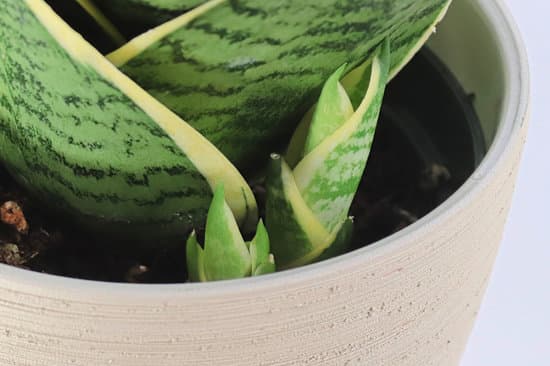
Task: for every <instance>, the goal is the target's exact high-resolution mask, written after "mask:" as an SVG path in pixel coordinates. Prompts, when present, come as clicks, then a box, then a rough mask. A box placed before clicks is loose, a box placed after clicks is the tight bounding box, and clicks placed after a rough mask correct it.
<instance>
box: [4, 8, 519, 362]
mask: <svg viewBox="0 0 550 366" xmlns="http://www.w3.org/2000/svg"><path fill="white" fill-rule="evenodd" d="M431 48H432V49H433V51H434V52H435V53H436V54H437V55H438V56H439V57H440V58H441V59H443V60H444V62H445V64H446V65H447V66H448V67H449V68H450V69H451V70H452V72H453V73H454V74H455V75H456V76H457V77H458V79H459V80H460V82H461V84H462V85H463V86H464V87H465V89H466V90H467V91H469V92H472V93H474V94H475V101H474V106H475V108H476V110H477V113H478V115H479V117H480V121H481V126H482V130H483V135H484V138H485V142H486V144H487V146H488V147H489V150H488V152H487V154H486V155H485V157H484V158H483V161H482V162H481V164H480V166H479V167H478V168H477V169H476V170H475V172H474V173H473V175H472V176H471V177H470V178H469V179H468V180H467V181H466V182H465V183H464V184H463V185H462V186H461V187H460V188H459V190H458V191H457V192H455V193H454V194H453V195H452V196H451V197H450V198H448V199H447V200H446V201H445V202H444V203H443V204H441V205H440V206H439V207H438V208H437V209H435V210H434V211H432V212H431V213H429V214H428V215H426V216H425V217H423V218H422V219H421V220H419V221H418V222H416V223H414V224H413V225H411V226H409V227H407V228H406V229H404V230H401V231H399V232H398V233H396V234H394V235H391V236H389V237H387V238H384V239H382V240H380V241H378V242H376V243H375V244H373V245H370V246H368V247H365V248H362V249H358V250H355V251H353V252H351V253H348V254H346V255H343V256H340V257H337V258H334V259H331V260H327V261H324V262H320V263H317V264H314V265H310V266H306V267H303V268H300V269H295V270H290V271H285V272H281V273H277V274H274V275H268V276H263V277H259V278H253V279H244V280H238V281H226V282H217V283H208V284H181V285H129V284H108V283H101V282H88V281H83V280H75V279H69V278H62V277H55V276H49V275H43V274H38V273H33V272H30V271H24V270H20V269H16V268H12V267H8V266H4V265H2V266H0V344H1V346H2V347H0V363H2V364H13V365H132V366H135V365H178V366H181V365H194V366H195V365H197V366H200V365H294V364H300V365H378V364H384V365H387V364H399V365H401V364H405V365H454V364H457V363H458V362H459V360H460V356H461V353H462V351H463V348H464V346H465V343H466V340H467V337H468V335H469V333H470V330H471V327H472V325H473V322H474V319H475V315H476V313H477V310H478V308H479V305H480V302H481V299H482V295H483V292H484V289H485V286H486V283H487V280H488V277H489V275H490V272H491V267H492V264H493V260H494V258H495V255H496V252H497V249H498V245H499V242H500V239H501V234H502V231H503V227H504V223H505V220H506V216H507V212H508V207H509V204H510V199H511V196H512V192H513V186H514V180H515V175H516V170H517V165H518V162H519V158H520V154H521V149H522V146H523V143H524V139H525V133H526V129H527V114H528V97H529V95H528V94H529V90H528V71H527V70H528V67H527V63H526V57H525V55H524V50H523V47H522V45H521V41H520V39H519V37H518V35H517V32H516V30H515V28H514V27H513V25H512V23H511V20H510V17H509V15H508V13H507V12H506V11H505V10H504V9H503V8H502V5H500V3H499V2H498V1H491V0H463V1H459V0H457V1H456V2H455V4H454V5H453V6H452V8H451V9H450V11H449V15H448V17H447V19H446V20H445V22H444V23H443V24H442V25H441V27H440V28H439V30H438V33H437V35H436V36H435V37H434V38H433V39H432V41H431ZM418 87H422V85H419V86H418Z"/></svg>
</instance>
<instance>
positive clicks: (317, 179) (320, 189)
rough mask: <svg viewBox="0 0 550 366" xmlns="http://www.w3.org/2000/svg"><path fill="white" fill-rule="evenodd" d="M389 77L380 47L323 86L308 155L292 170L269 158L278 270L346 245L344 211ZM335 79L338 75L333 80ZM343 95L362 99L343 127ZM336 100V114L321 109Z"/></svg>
mask: <svg viewBox="0 0 550 366" xmlns="http://www.w3.org/2000/svg"><path fill="white" fill-rule="evenodd" d="M389 72H390V46H389V42H388V41H385V42H383V44H382V45H381V46H380V47H379V48H378V50H377V52H376V53H375V55H374V56H373V58H372V59H370V60H368V61H366V62H365V63H364V64H363V65H361V66H360V67H358V68H357V69H355V70H354V71H352V72H350V73H349V74H348V75H346V77H345V78H344V79H343V80H342V82H341V83H340V81H339V80H338V78H335V77H330V78H329V79H328V80H327V83H326V85H325V87H324V88H323V91H322V93H321V97H320V98H319V101H320V102H319V103H318V104H317V105H316V106H315V107H314V109H315V111H314V112H313V113H311V112H310V113H308V114H307V116H311V117H312V118H313V120H312V121H309V123H307V124H306V125H308V126H309V129H310V132H309V134H306V138H305V141H306V142H303V144H302V146H304V148H305V147H306V146H307V141H311V140H312V138H311V137H310V136H315V139H317V140H319V141H318V142H317V143H316V144H315V146H314V148H313V149H311V150H310V151H307V150H306V152H305V153H304V154H303V158H302V159H301V160H300V161H299V162H298V163H297V164H296V166H295V167H294V169H291V168H290V167H289V166H288V164H287V163H286V162H285V161H284V159H283V158H281V157H280V156H278V155H272V169H271V172H270V174H269V176H268V178H267V200H266V221H267V227H268V232H269V235H270V238H271V243H272V250H273V252H274V254H275V256H276V257H277V261H278V262H279V265H280V266H282V267H283V268H288V267H296V266H300V265H303V264H307V263H310V262H312V261H314V260H317V259H318V258H319V257H320V256H321V255H322V254H323V253H324V252H326V251H327V250H328V249H329V248H330V247H331V246H332V245H336V247H341V246H345V245H346V243H345V242H344V243H341V241H345V239H346V238H349V237H350V235H349V233H350V229H349V221H350V220H351V219H349V218H348V212H349V208H350V206H351V202H352V200H353V198H354V196H355V193H356V191H357V188H358V186H359V182H360V180H361V178H362V175H363V172H364V169H365V165H366V162H367V159H368V156H369V153H370V148H371V144H372V140H373V137H374V132H375V129H376V124H377V120H378V115H379V112H380V107H381V105H382V97H383V95H384V89H385V85H386V82H387V80H388V77H389ZM341 74H342V71H341V69H338V70H337V71H336V72H335V73H334V75H337V76H338V75H341ZM367 80H368V82H366V81H367ZM344 88H346V89H344ZM341 89H343V90H346V92H347V93H349V94H350V95H354V94H357V92H356V90H358V89H360V90H362V95H363V98H362V100H361V101H360V103H359V105H358V106H357V108H356V109H355V111H354V112H353V113H352V114H351V115H349V116H348V118H347V119H345V120H344V119H342V118H341V117H342V116H346V115H347V111H348V110H349V104H350V103H353V98H351V99H346V98H344V97H342V96H341V94H340V93H341V92H340V90H341ZM334 93H338V94H337V95H339V97H338V98H336V99H337V100H338V101H340V102H339V103H338V104H337V105H339V106H340V110H339V111H338V110H336V112H335V109H334V107H335V105H331V106H329V107H326V106H324V105H322V104H321V103H334V98H328V99H327V95H332V96H334ZM342 100H343V101H345V102H341V101H342ZM324 113H326V114H327V116H323V114H324ZM330 117H333V118H336V120H337V121H338V123H335V120H334V119H333V120H331V119H330ZM326 121H330V122H329V123H330V125H331V126H330V128H324V127H323V126H322V125H321V123H323V122H326ZM313 129H319V130H320V131H312V130H313ZM301 134H302V135H303V133H301ZM294 141H295V142H297V140H296V139H295V140H294Z"/></svg>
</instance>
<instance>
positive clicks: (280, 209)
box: [265, 157, 314, 268]
mask: <svg viewBox="0 0 550 366" xmlns="http://www.w3.org/2000/svg"><path fill="white" fill-rule="evenodd" d="M283 164H286V163H284V162H283V159H282V158H280V157H277V158H274V159H271V163H270V167H269V173H268V176H267V179H266V180H267V181H269V182H270V184H268V185H267V199H266V208H265V211H266V212H265V217H266V227H267V232H268V233H269V241H270V243H271V244H272V245H271V251H272V252H273V255H274V256H275V260H276V261H277V265H279V264H280V265H281V266H282V267H281V268H285V266H287V265H288V264H290V263H292V262H294V261H295V260H296V259H297V258H302V257H304V256H306V255H307V254H308V253H310V252H311V251H312V250H313V249H314V248H313V244H312V243H311V242H310V240H309V237H308V235H307V233H306V232H305V231H304V228H302V227H301V226H300V224H299V221H298V219H297V218H296V213H295V212H294V208H293V207H292V205H291V203H290V202H289V200H288V198H287V196H286V194H285V191H284V184H283V181H282V179H281V178H282V173H281V172H282V168H283Z"/></svg>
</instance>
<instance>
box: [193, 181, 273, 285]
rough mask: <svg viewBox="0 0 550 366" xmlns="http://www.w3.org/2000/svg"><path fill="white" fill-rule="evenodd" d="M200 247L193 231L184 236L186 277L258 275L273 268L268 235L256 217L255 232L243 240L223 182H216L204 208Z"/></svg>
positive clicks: (203, 280)
mask: <svg viewBox="0 0 550 366" xmlns="http://www.w3.org/2000/svg"><path fill="white" fill-rule="evenodd" d="M204 241H205V242H204V249H203V248H202V247H201V246H200V245H199V243H198V242H197V239H196V235H195V232H193V233H192V234H191V235H190V236H189V239H188V240H187V268H188V272H189V280H190V281H201V282H205V281H219V280H228V279H235V278H243V277H248V276H258V275H261V274H266V273H271V272H274V271H275V261H274V257H273V255H271V254H270V253H269V237H268V235H267V231H266V229H265V227H264V225H263V223H262V221H260V222H259V223H258V227H257V231H256V236H255V237H254V239H252V241H251V242H248V243H247V242H245V240H244V239H243V237H242V235H241V233H240V231H239V226H238V225H237V222H236V221H235V218H234V217H233V213H232V212H231V210H230V209H229V206H228V205H227V203H226V202H225V198H224V188H223V185H220V186H218V188H217V189H216V191H215V193H214V198H213V200H212V203H211V205H210V209H209V211H208V218H207V222H206V232H205V240H204Z"/></svg>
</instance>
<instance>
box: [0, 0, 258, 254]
mask: <svg viewBox="0 0 550 366" xmlns="http://www.w3.org/2000/svg"><path fill="white" fill-rule="evenodd" d="M0 6H1V8H2V12H1V13H0V59H1V60H2V62H1V63H0V114H1V116H2V118H1V119H0V143H1V150H0V157H1V160H2V161H3V163H4V164H5V165H6V166H7V167H8V168H9V169H10V171H11V172H12V173H13V175H14V176H15V177H16V178H17V179H18V180H19V182H20V183H21V184H22V185H24V186H25V187H27V188H28V189H29V190H30V191H31V192H32V193H34V194H35V195H36V196H38V197H41V198H42V199H43V200H44V201H45V202H48V204H49V205H50V206H49V207H51V209H52V210H53V209H58V210H62V211H64V212H68V213H70V214H72V215H73V217H74V219H77V220H79V221H82V222H84V223H85V224H86V225H88V226H90V227H91V228H92V229H94V230H96V231H99V232H103V233H115V234H120V235H121V236H124V237H125V238H128V239H130V238H137V239H141V240H143V241H151V240H153V242H154V243H158V242H161V241H162V240H164V239H171V238H177V237H181V236H182V235H184V234H186V233H188V232H189V230H190V228H191V227H202V226H203V225H204V221H205V218H206V214H207V210H208V206H209V204H210V200H211V197H212V191H213V189H214V187H216V186H217V185H218V184H220V183H224V184H225V185H226V187H227V189H226V192H225V193H226V200H227V202H228V204H229V206H230V207H231V209H232V211H233V213H234V214H235V216H236V218H237V221H238V222H239V224H241V225H243V226H247V225H248V226H247V227H248V228H250V227H253V225H255V223H256V222H257V209H256V203H255V198H254V195H253V194H252V191H251V189H250V188H249V186H248V184H247V182H246V181H245V180H244V178H243V177H242V176H241V174H240V173H239V172H238V170H237V169H236V168H235V167H234V166H233V165H232V164H231V163H230V162H229V161H228V160H227V159H226V157H225V156H224V155H223V154H221V153H220V152H219V151H218V150H217V149H216V148H215V147H214V146H213V145H212V144H211V143H210V142H209V141H208V140H206V139H205V138H204V137H203V136H202V135H201V134H199V133H198V132H197V131H196V130H194V129H193V128H192V127H191V126H190V125H189V124H187V123H186V122H185V121H184V120H183V119H181V118H180V117H178V116H177V115H176V114H174V113H173V112H171V111H170V110H169V109H168V108H166V107H165V106H164V105H163V104H162V103H160V102H159V101H158V100H156V99H155V98H153V97H152V96H151V95H150V94H149V93H147V92H146V91H145V90H143V89H142V88H141V87H139V86H138V85H137V84H136V83H134V82H133V81H132V80H131V79H130V78H128V77H127V76H126V75H124V74H123V73H122V72H120V70H118V69H117V68H116V67H114V66H113V65H112V64H111V63H109V62H108V61H107V59H105V58H104V56H102V55H101V54H99V53H98V52H97V51H96V50H95V49H94V48H92V47H91V46H90V45H89V44H88V43H87V42H85V41H84V40H83V38H82V37H81V36H80V35H79V34H77V33H75V32H74V31H73V30H72V29H71V28H70V27H69V26H68V25H67V24H66V23H65V22H64V21H63V20H62V19H60V18H59V17H58V16H57V15H56V14H55V13H54V12H53V11H52V9H51V8H50V7H49V6H48V5H47V4H46V3H45V2H44V1H43V0H24V1H11V0H0Z"/></svg>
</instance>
